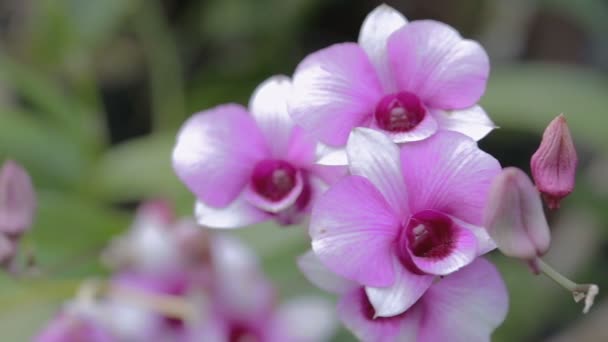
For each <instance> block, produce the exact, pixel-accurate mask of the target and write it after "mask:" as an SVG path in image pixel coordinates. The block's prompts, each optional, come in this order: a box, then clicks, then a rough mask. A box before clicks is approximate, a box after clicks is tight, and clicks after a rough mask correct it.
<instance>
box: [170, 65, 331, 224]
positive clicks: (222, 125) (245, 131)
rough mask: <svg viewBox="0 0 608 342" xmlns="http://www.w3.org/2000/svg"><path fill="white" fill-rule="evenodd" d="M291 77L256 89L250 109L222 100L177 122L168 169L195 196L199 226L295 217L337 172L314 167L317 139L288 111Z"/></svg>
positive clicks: (278, 78) (292, 219) (286, 221)
mask: <svg viewBox="0 0 608 342" xmlns="http://www.w3.org/2000/svg"><path fill="white" fill-rule="evenodd" d="M290 93H291V81H290V80H289V79H288V78H287V77H284V76H274V77H271V78H270V79H268V80H266V81H265V82H264V83H262V84H261V85H260V86H259V87H258V88H257V89H256V90H255V92H254V94H253V96H252V98H251V101H250V103H249V111H248V110H247V109H246V108H244V107H242V106H240V105H237V104H227V105H222V106H218V107H215V108H213V109H210V110H206V111H203V112H200V113H197V114H195V115H194V116H193V117H192V118H190V119H189V120H188V121H187V122H186V123H185V124H184V126H183V127H182V129H181V131H180V132H179V135H178V138H177V143H176V145H175V148H174V150H173V167H174V169H175V172H176V173H177V175H178V176H179V178H180V179H181V180H182V181H183V182H184V183H185V184H186V186H187V187H188V188H189V189H190V191H192V192H193V193H194V194H195V195H196V197H197V198H198V202H197V204H196V216H197V219H198V222H199V223H200V224H201V225H205V226H208V227H214V228H236V227H242V226H246V225H250V224H254V223H258V222H261V221H266V220H269V219H273V218H274V219H275V220H277V221H278V222H279V223H281V224H292V223H294V222H297V221H299V220H300V219H301V217H302V216H303V214H305V213H307V212H308V210H309V207H310V203H311V199H312V198H314V197H316V196H317V195H318V194H319V193H320V192H321V191H323V189H324V188H325V186H326V185H325V184H326V183H327V182H330V181H332V180H333V179H335V178H336V176H339V175H340V173H339V170H338V173H336V172H335V171H336V170H335V169H330V168H326V167H325V168H323V167H319V166H315V165H314V159H315V155H314V152H315V142H314V141H313V140H311V139H310V138H309V137H308V136H307V135H306V134H304V132H303V131H302V129H301V128H300V127H297V126H295V124H294V122H293V121H292V120H291V118H290V117H289V115H288V114H287V107H286V101H287V98H288V97H289V95H290Z"/></svg>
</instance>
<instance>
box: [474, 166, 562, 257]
mask: <svg viewBox="0 0 608 342" xmlns="http://www.w3.org/2000/svg"><path fill="white" fill-rule="evenodd" d="M484 223H485V227H486V228H487V229H488V233H489V234H490V236H491V237H492V239H494V241H495V242H496V245H497V246H498V249H499V250H500V251H501V252H502V253H503V254H505V255H507V256H509V257H514V258H519V259H524V260H533V259H535V258H536V257H538V256H541V255H543V254H544V253H545V252H546V251H547V250H548V249H549V244H550V242H551V234H550V232H549V226H548V224H547V219H546V218H545V214H544V212H543V206H542V202H541V199H540V194H539V193H538V190H536V188H535V187H534V184H532V181H531V180H530V178H529V177H528V176H527V175H526V174H525V173H524V172H523V171H521V170H520V169H517V168H514V167H508V168H505V169H504V170H503V171H502V172H501V173H500V174H499V175H498V176H496V178H495V179H494V182H493V183H492V187H491V189H490V196H489V200H488V204H487V207H486V210H485V217H484Z"/></svg>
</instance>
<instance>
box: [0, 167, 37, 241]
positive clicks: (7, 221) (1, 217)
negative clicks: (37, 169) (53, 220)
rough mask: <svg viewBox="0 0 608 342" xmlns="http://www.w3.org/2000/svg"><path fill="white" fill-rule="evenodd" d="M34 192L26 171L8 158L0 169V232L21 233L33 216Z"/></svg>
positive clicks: (29, 224)
mask: <svg viewBox="0 0 608 342" xmlns="http://www.w3.org/2000/svg"><path fill="white" fill-rule="evenodd" d="M35 209H36V194H35V193H34V188H33V186H32V181H31V179H30V176H29V175H28V174H27V172H26V171H25V170H24V169H23V168H22V167H21V166H20V165H19V164H17V163H15V162H14V161H12V160H8V161H6V162H5V163H4V165H3V166H2V169H0V233H2V234H8V235H13V236H17V235H21V234H22V233H23V232H25V231H26V230H28V229H29V228H30V227H31V225H32V221H33V218H34V211H35Z"/></svg>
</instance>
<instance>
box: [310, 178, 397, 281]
mask: <svg viewBox="0 0 608 342" xmlns="http://www.w3.org/2000/svg"><path fill="white" fill-rule="evenodd" d="M399 224H400V223H399V220H398V218H397V217H395V216H394V214H393V213H392V210H391V209H390V206H389V205H388V203H386V201H385V199H384V198H383V197H382V194H381V193H380V192H379V191H378V190H377V189H376V188H374V186H373V184H372V183H371V182H370V181H369V180H367V179H365V178H363V177H359V176H349V177H346V178H344V179H342V180H341V181H339V182H338V183H336V184H335V185H334V186H333V187H331V188H330V189H329V190H327V191H326V192H325V193H324V194H323V195H321V197H320V198H319V199H318V200H317V202H316V203H315V205H314V206H313V209H312V216H311V221H310V236H311V238H312V249H313V250H314V251H315V254H316V255H317V256H318V257H319V259H320V260H321V262H322V263H323V264H324V265H325V266H327V267H328V268H329V269H330V270H331V271H333V272H335V273H336V274H338V275H340V276H343V277H345V278H347V279H350V280H353V281H356V282H358V283H361V284H364V285H369V286H389V285H391V284H392V283H393V280H394V271H393V260H392V259H393V257H392V248H391V246H392V244H393V243H394V240H395V239H396V236H397V233H398V228H399Z"/></svg>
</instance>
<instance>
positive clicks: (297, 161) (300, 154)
mask: <svg viewBox="0 0 608 342" xmlns="http://www.w3.org/2000/svg"><path fill="white" fill-rule="evenodd" d="M276 143H277V142H272V144H276ZM316 148H317V144H316V141H315V140H314V139H313V138H312V137H311V136H310V134H309V133H308V132H305V131H304V130H303V129H302V127H299V126H295V127H294V128H293V131H292V133H291V137H290V139H289V141H288V142H287V151H286V154H285V155H281V156H279V158H284V159H285V160H286V161H287V162H289V163H290V164H292V165H293V166H295V167H298V168H304V169H305V168H309V167H310V166H311V165H313V164H314V163H315V160H316V159H317V156H316V154H315V152H316Z"/></svg>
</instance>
